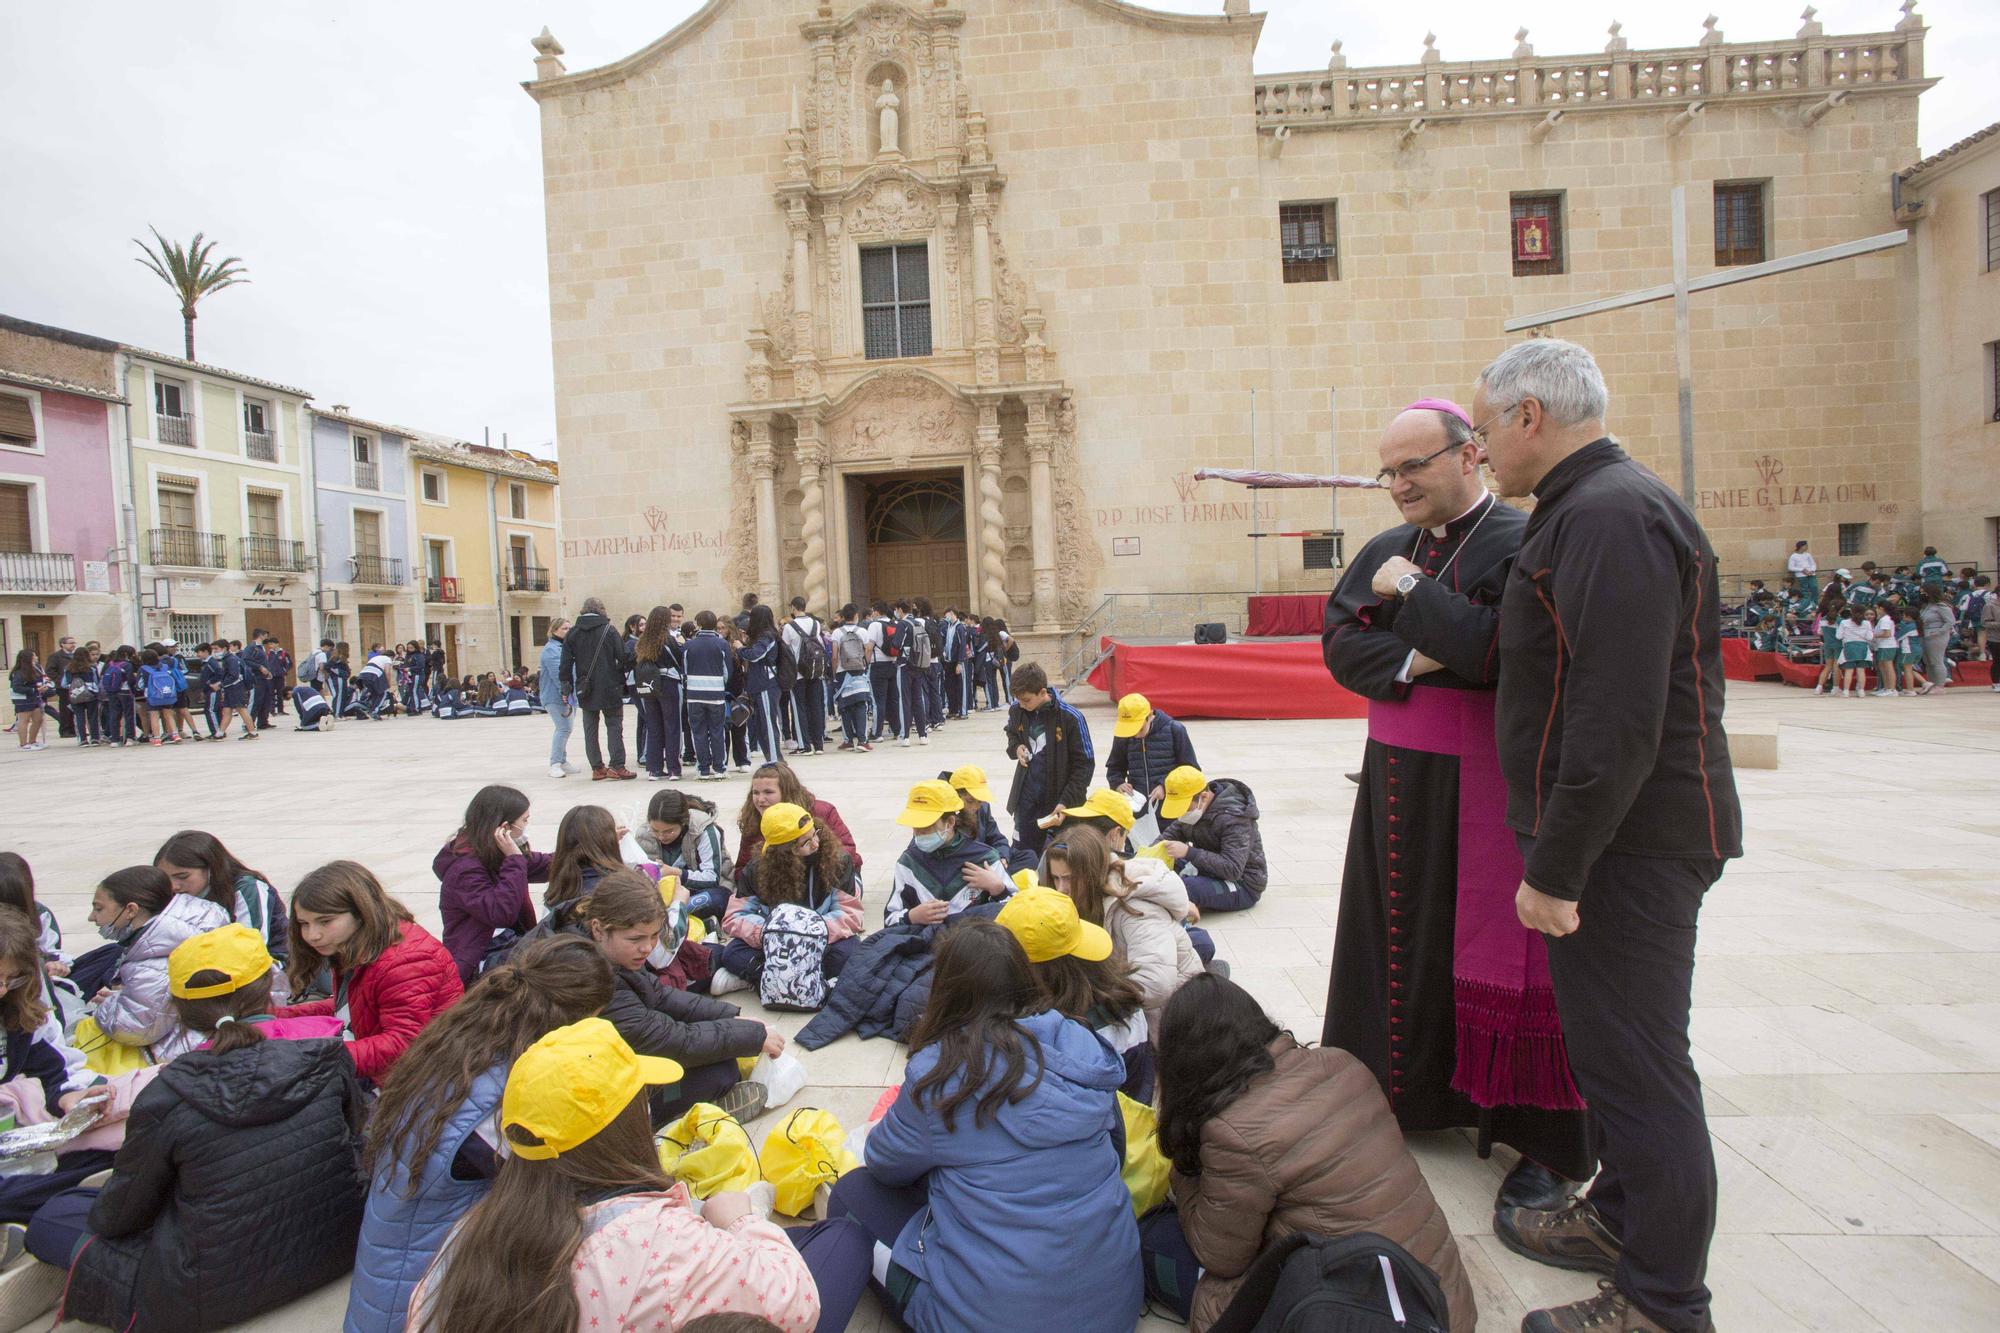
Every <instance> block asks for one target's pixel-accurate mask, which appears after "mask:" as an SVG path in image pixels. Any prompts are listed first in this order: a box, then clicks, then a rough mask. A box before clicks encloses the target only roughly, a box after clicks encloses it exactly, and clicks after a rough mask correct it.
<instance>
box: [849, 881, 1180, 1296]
mask: <svg viewBox="0 0 2000 1333" xmlns="http://www.w3.org/2000/svg"><path fill="white" fill-rule="evenodd" d="M1092 951H1093V952H1094V950H1092ZM1029 967H1030V964H1029V962H1028V956H1027V954H1026V953H1025V952H1024V951H1023V950H1022V948H1021V946H1020V944H1019V943H1017V942H1016V940H1015V938H1014V936H1013V935H1012V934H1010V933H1009V932H1008V931H1007V930H1006V929H1004V928H1002V927H1000V926H998V925H995V924H993V923H992V922H990V921H978V920H970V921H961V922H959V923H958V924H956V925H954V926H952V927H951V928H950V929H949V930H947V931H945V932H944V933H943V934H942V935H941V936H940V937H939V939H938V943H937V953H936V960H935V962H934V963H933V964H932V968H931V977H932V981H931V994H930V1001H929V1003H928V1004H926V1005H925V1007H924V1013H923V1017H922V1018H920V1019H919V1020H917V1025H916V1027H915V1028H913V1029H912V1030H911V1032H910V1062H909V1067H908V1068H907V1069H906V1070H905V1071H904V1082H903V1090H902V1093H901V1095H899V1096H898V1097H897V1098H896V1100H895V1101H894V1102H893V1103H892V1104H891V1105H890V1107H889V1110H888V1113H887V1114H886V1115H884V1116H883V1117H882V1119H881V1120H880V1121H878V1122H877V1123H876V1125H875V1127H874V1128H873V1129H872V1130H870V1131H869V1133H868V1140H867V1143H866V1145H865V1146H864V1148H863V1155H864V1160H863V1163H862V1168H861V1169H860V1170H858V1171H850V1172H849V1173H847V1174H846V1175H845V1176H842V1177H841V1179H840V1182H839V1183H838V1184H836V1185H835V1186H834V1188H833V1199H832V1202H831V1204H830V1205H829V1209H830V1212H831V1213H832V1215H834V1216H841V1215H846V1216H850V1217H853V1218H855V1219H857V1220H858V1221H859V1222H860V1223H861V1224H862V1225H863V1226H864V1227H866V1228H867V1229H868V1230H869V1232H870V1233H871V1234H872V1235H873V1236H874V1238H875V1239H876V1240H877V1241H878V1242H880V1243H881V1244H883V1245H885V1246H888V1247H890V1260H889V1269H888V1276H887V1280H886V1282H884V1283H883V1284H882V1286H881V1288H879V1289H878V1294H881V1293H883V1292H886V1299H887V1301H888V1303H889V1304H891V1305H892V1307H894V1308H893V1310H892V1313H894V1314H895V1315H896V1317H898V1318H899V1319H900V1320H901V1321H902V1323H903V1324H904V1325H905V1326H907V1327H910V1328H914V1329H918V1330H923V1331H924V1333H936V1331H938V1330H945V1329H965V1328H991V1327H994V1326H995V1312H996V1311H1005V1312H1006V1315H1005V1317H1004V1320H1002V1321H1001V1322H1003V1323H1004V1324H1005V1326H1006V1327H1008V1328H1061V1329H1064V1330H1066V1333H1114V1330H1115V1333H1129V1330H1130V1329H1131V1327H1132V1325H1133V1324H1134V1323H1136V1322H1137V1320H1138V1317H1139V1310H1140V1306H1141V1304H1142V1292H1141V1287H1140V1268H1139V1232H1138V1228H1137V1226H1136V1225H1135V1224H1134V1222H1133V1218H1132V1196H1131V1194H1130V1192H1129V1191H1127V1190H1126V1188H1125V1185H1124V1182H1123V1181H1122V1180H1121V1179H1120V1177H1119V1166H1120V1157H1119V1152H1118V1149H1117V1147H1116V1146H1115V1138H1114V1136H1115V1135H1116V1134H1117V1133H1118V1131H1119V1125H1120V1120H1119V1114H1118V1107H1117V1099H1116V1096H1115V1093H1116V1090H1117V1088H1118V1085H1119V1083H1120V1082H1121V1081H1122V1080H1123V1079H1124V1077H1125V1068H1124V1066H1123V1065H1122V1064H1121V1063H1120V1062H1119V1060H1118V1057H1117V1056H1116V1055H1114V1054H1112V1053H1111V1052H1110V1051H1109V1050H1107V1049H1106V1048H1105V1046H1104V1043H1103V1042H1101V1041H1099V1040H1098V1039H1097V1037H1096V1036H1095V1035H1094V1034H1093V1033H1092V1032H1091V1031H1090V1030H1089V1029H1088V1028H1086V1027H1084V1026H1083V1025H1082V1024H1080V1023H1077V1022H1075V1021H1074V1020H1072V1019H1069V1018H1065V1017H1064V1016H1063V1015H1061V1014H1059V1013H1056V1012H1054V1011H1053V1010H1050V1009H1048V1008H1046V1007H1045V1002H1044V1000H1043V997H1042V994H1041V989H1040V987H1038V986H1037V985H1036V983H1035V978H1034V976H1033V974H1032V973H1031V972H1030V971H1029ZM1083 1256H1088V1275H1087V1277H1086V1276H1085V1275H1084V1269H1082V1268H1081V1267H1079V1263H1080V1261H1081V1260H1082V1257H1083ZM1065 1279H1067V1280H1065Z"/></svg>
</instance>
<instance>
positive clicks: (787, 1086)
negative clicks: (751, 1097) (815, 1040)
mask: <svg viewBox="0 0 2000 1333" xmlns="http://www.w3.org/2000/svg"><path fill="white" fill-rule="evenodd" d="M749 1078H750V1081H751V1082H752V1083H761V1084H763V1085H764V1105H765V1106H767V1107H774V1106H783V1105H784V1104H785V1103H786V1102H788V1101H790V1100H791V1099H792V1098H794V1097H796V1096H798V1095H799V1091H800V1089H802V1088H804V1087H805V1085H806V1067H805V1066H804V1065H802V1064H800V1063H799V1057H798V1056H796V1055H793V1054H792V1053H791V1052H790V1051H786V1052H785V1053H784V1054H783V1055H780V1056H778V1057H777V1058H776V1059H773V1058H771V1057H770V1056H768V1055H765V1056H759V1057H758V1059H757V1067H756V1068H755V1069H752V1070H751V1071H750V1074H749Z"/></svg>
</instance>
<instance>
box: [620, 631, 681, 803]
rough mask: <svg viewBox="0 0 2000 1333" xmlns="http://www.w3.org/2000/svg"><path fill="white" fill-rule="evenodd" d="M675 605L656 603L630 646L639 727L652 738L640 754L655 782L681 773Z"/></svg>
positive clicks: (679, 652)
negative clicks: (657, 604)
mask: <svg viewBox="0 0 2000 1333" xmlns="http://www.w3.org/2000/svg"><path fill="white" fill-rule="evenodd" d="M674 615H675V612H674V609H673V608H672V607H670V606H656V607H654V608H653V609H652V611H651V612H649V613H648V614H647V616H646V628H645V629H644V630H643V631H641V632H640V634H639V641H638V643H637V644H636V645H635V646H634V647H633V649H632V689H633V692H634V694H635V696H636V700H637V702H638V705H639V730H640V731H641V732H642V733H643V734H645V735H646V736H647V738H648V739H649V740H651V741H652V742H654V743H653V744H650V745H649V746H647V747H646V751H645V753H644V755H643V756H642V758H643V760H644V762H645V765H646V776H647V777H649V778H651V779H652V780H653V781H655V782H658V781H660V780H662V779H664V778H673V779H676V780H678V779H679V778H680V775H681V690H680V686H681V680H682V678H683V676H684V675H685V672H684V671H683V669H682V660H681V649H680V639H679V637H678V636H677V635H675V634H674V633H673V630H674Z"/></svg>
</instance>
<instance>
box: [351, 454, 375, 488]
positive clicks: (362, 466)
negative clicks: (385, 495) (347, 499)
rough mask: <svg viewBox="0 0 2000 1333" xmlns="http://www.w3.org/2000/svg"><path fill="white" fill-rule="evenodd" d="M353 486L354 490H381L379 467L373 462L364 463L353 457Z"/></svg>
mask: <svg viewBox="0 0 2000 1333" xmlns="http://www.w3.org/2000/svg"><path fill="white" fill-rule="evenodd" d="M354 487H355V489H356V490H362V491H379V490H381V489H382V472H381V469H379V468H377V467H376V466H375V464H373V463H364V462H362V461H361V460H360V459H358V458H357V459H355V460H354Z"/></svg>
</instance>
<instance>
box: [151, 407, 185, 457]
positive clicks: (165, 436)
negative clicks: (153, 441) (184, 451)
mask: <svg viewBox="0 0 2000 1333" xmlns="http://www.w3.org/2000/svg"><path fill="white" fill-rule="evenodd" d="M153 420H154V422H155V423H156V425H155V428H154V432H153V433H154V434H155V435H156V436H158V437H159V441H160V443H161V444H179V445H185V446H186V447H188V448H190V449H192V448H193V447H194V418H193V417H177V416H173V415H171V414H169V413H166V412H155V413H154V414H153Z"/></svg>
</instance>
